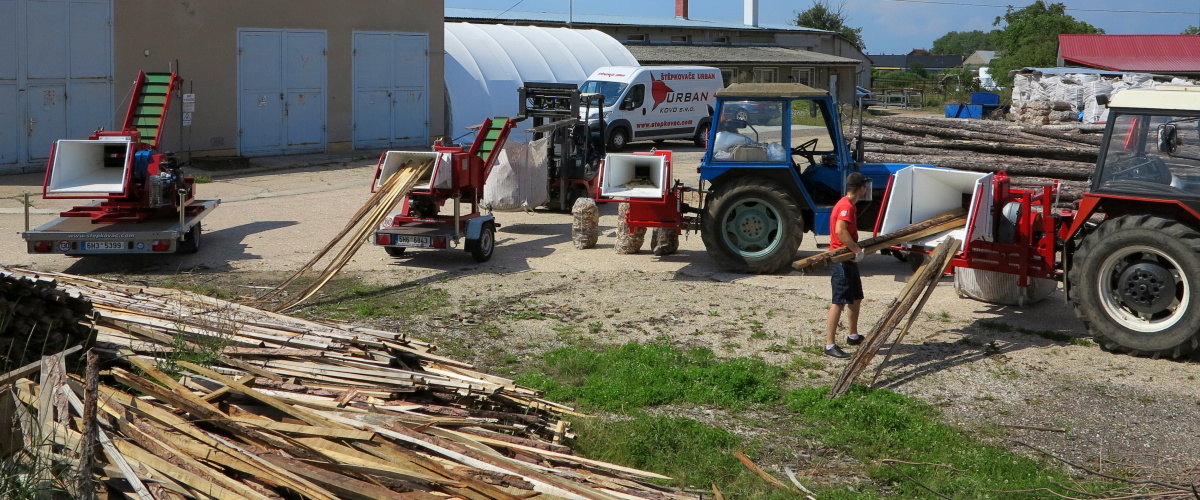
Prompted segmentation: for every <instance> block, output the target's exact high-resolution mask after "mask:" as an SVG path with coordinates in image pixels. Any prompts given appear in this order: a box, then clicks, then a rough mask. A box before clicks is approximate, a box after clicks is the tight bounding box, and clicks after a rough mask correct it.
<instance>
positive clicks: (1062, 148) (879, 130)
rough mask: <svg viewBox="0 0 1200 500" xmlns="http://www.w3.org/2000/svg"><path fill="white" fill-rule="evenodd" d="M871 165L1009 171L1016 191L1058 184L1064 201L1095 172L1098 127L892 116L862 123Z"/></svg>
mask: <svg viewBox="0 0 1200 500" xmlns="http://www.w3.org/2000/svg"><path fill="white" fill-rule="evenodd" d="M863 123H864V128H863V131H864V132H863V140H864V143H865V145H864V148H863V149H864V151H865V152H866V153H867V155H866V156H867V158H866V159H867V161H872V162H889V163H921V164H929V165H936V166H939V167H948V168H953V169H957V170H966V171H972V172H989V173H990V172H998V171H1001V170H1003V171H1005V172H1007V173H1008V175H1009V176H1010V177H1012V178H1013V185H1014V186H1016V187H1036V186H1043V185H1045V184H1046V183H1048V182H1051V181H1052V180H1059V181H1061V183H1060V189H1059V193H1060V199H1061V200H1062V201H1073V200H1076V199H1079V197H1080V195H1081V193H1083V191H1085V190H1086V188H1087V181H1088V180H1089V179H1090V178H1091V175H1092V172H1093V171H1094V170H1095V162H1096V158H1097V155H1098V154H1099V151H1100V141H1101V137H1100V136H1098V135H1097V134H1096V133H1095V132H1098V131H1099V132H1102V131H1103V129H1102V128H1101V129H1099V130H1097V129H1096V127H1094V126H1081V125H1078V124H1076V125H1074V126H1036V125H1029V124H1015V123H1009V122H1000V121H990V120H966V119H960V118H935V117H930V118H919V117H889V118H874V119H868V120H865V121H864V122H863Z"/></svg>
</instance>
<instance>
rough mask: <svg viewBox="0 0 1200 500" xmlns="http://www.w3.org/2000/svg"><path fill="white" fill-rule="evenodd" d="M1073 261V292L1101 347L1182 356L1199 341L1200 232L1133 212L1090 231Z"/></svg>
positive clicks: (1077, 307)
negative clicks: (1197, 274) (1199, 274)
mask: <svg viewBox="0 0 1200 500" xmlns="http://www.w3.org/2000/svg"><path fill="white" fill-rule="evenodd" d="M1074 261H1075V264H1074V265H1073V266H1072V268H1071V269H1070V271H1069V276H1068V279H1070V280H1071V297H1069V300H1070V302H1071V306H1072V308H1073V309H1074V310H1075V315H1076V316H1078V317H1079V319H1080V320H1081V321H1083V323H1084V324H1085V325H1086V326H1087V328H1088V331H1089V332H1091V333H1092V335H1093V337H1094V338H1095V340H1096V342H1097V343H1098V344H1100V346H1101V347H1102V348H1104V349H1106V350H1110V351H1118V352H1127V353H1129V354H1133V355H1147V356H1152V357H1156V358H1157V357H1161V356H1165V357H1170V358H1177V357H1180V356H1183V355H1185V354H1188V353H1190V352H1192V351H1194V350H1195V349H1196V347H1197V345H1200V282H1197V281H1196V278H1195V274H1194V273H1195V270H1196V269H1200V233H1198V232H1196V231H1195V230H1193V229H1192V228H1189V227H1187V226H1185V225H1183V224H1181V223H1180V222H1179V221H1176V220H1174V219H1170V218H1165V217H1158V216H1151V215H1126V216H1123V217H1119V218H1116V219H1113V220H1110V221H1108V222H1105V223H1103V224H1101V225H1100V227H1099V228H1097V229H1096V231H1094V232H1092V234H1089V235H1088V236H1087V237H1085V238H1084V239H1083V241H1082V242H1081V243H1080V245H1079V249H1078V250H1076V252H1075V256H1074Z"/></svg>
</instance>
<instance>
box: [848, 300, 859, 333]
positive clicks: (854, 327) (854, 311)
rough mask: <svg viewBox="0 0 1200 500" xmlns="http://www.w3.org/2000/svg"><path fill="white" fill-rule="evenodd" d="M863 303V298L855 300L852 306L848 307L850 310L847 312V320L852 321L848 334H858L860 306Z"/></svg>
mask: <svg viewBox="0 0 1200 500" xmlns="http://www.w3.org/2000/svg"><path fill="white" fill-rule="evenodd" d="M861 305H862V299H859V300H856V301H854V302H851V303H850V306H849V307H847V309H849V312H848V313H847V314H846V317H847V320H848V321H849V322H850V329H849V330H848V333H847V334H848V335H858V309H859V306H861Z"/></svg>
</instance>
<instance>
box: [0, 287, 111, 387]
mask: <svg viewBox="0 0 1200 500" xmlns="http://www.w3.org/2000/svg"><path fill="white" fill-rule="evenodd" d="M91 316H92V304H91V303H90V302H88V301H87V300H84V299H80V298H77V297H72V296H70V295H68V294H67V293H65V292H63V291H61V290H59V289H58V288H57V287H56V286H55V283H54V281H51V280H40V279H29V278H26V277H23V276H15V275H12V274H9V273H4V272H0V371H3V370H4V369H5V368H6V367H7V368H15V367H17V366H21V365H25V364H28V363H30V362H32V361H37V360H38V359H41V357H42V355H43V354H53V353H56V352H61V351H62V350H63V349H66V348H67V347H70V346H73V345H79V344H84V343H86V342H87V340H88V338H89V336H90V333H91V330H92V329H91V327H90V326H88V322H89V321H90V320H91Z"/></svg>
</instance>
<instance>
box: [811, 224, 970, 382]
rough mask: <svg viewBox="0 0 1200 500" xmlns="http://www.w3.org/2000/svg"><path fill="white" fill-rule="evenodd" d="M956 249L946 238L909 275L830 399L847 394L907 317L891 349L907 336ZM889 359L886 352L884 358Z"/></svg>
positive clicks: (841, 376)
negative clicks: (923, 262) (910, 275)
mask: <svg viewBox="0 0 1200 500" xmlns="http://www.w3.org/2000/svg"><path fill="white" fill-rule="evenodd" d="M958 245H959V241H958V240H956V239H954V238H946V239H945V240H944V241H943V242H942V243H940V244H939V245H938V246H937V247H936V248H935V249H934V250H933V253H931V254H930V256H929V259H927V260H926V261H925V264H924V265H922V266H921V267H920V268H919V269H917V272H915V273H913V275H912V277H910V278H909V279H908V282H907V283H906V284H905V285H904V289H902V290H901V291H900V294H899V295H897V296H896V298H894V299H892V302H891V304H889V305H888V307H887V309H886V310H885V311H884V313H883V316H882V317H881V318H879V321H878V322H877V323H875V326H873V327H872V328H871V330H870V333H868V334H867V338H866V340H865V341H863V344H862V347H860V348H859V349H858V350H857V351H855V352H854V355H853V356H851V357H850V363H849V364H847V365H846V368H845V369H843V370H842V374H841V375H840V376H838V379H837V381H836V382H834V383H833V386H832V387H830V388H829V397H830V398H836V397H838V396H841V395H843V394H845V393H846V391H849V390H850V385H851V384H853V383H854V381H855V380H857V379H858V376H859V375H861V374H862V372H863V371H864V370H866V369H867V366H868V365H870V364H871V360H872V359H874V358H875V354H876V353H877V352H879V349H880V348H881V347H883V345H884V344H886V343H887V341H888V338H889V337H891V335H892V331H893V330H895V329H896V327H897V326H899V325H900V322H901V321H903V320H904V318H905V316H907V317H908V321H907V322H906V323H905V324H904V328H902V329H901V330H900V334H899V335H897V336H896V339H895V340H894V341H892V346H893V347H894V346H895V345H897V344H898V343H899V342H900V340H901V339H903V338H904V335H905V334H907V333H908V329H909V327H911V326H912V324H913V322H914V321H915V320H916V319H917V317H918V316H920V314H921V309H923V308H924V307H925V302H926V301H927V300H929V296H930V295H932V294H933V290H934V289H935V288H936V287H937V283H938V279H940V278H941V277H942V275H943V274H944V273H945V272H946V268H947V267H949V266H950V260H951V259H953V258H954V254H955V253H957V252H958ZM890 357H891V354H890V349H889V355H888V358H890ZM887 361H888V360H887V359H884V361H883V362H882V363H880V364H879V367H878V369H877V370H876V372H875V376H876V377H878V376H879V370H881V369H882V368H883V365H884V364H886V363H887ZM872 382H873V381H872Z"/></svg>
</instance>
